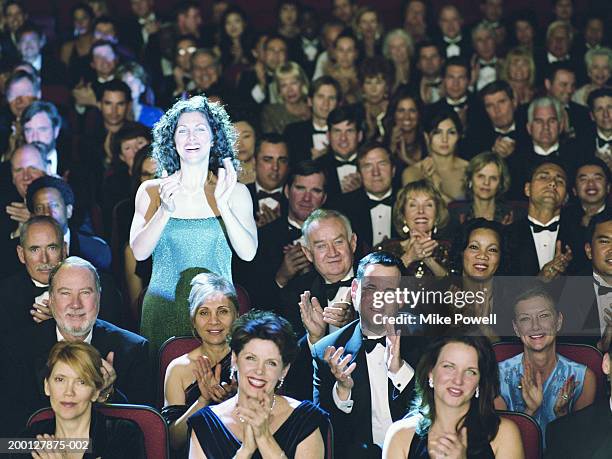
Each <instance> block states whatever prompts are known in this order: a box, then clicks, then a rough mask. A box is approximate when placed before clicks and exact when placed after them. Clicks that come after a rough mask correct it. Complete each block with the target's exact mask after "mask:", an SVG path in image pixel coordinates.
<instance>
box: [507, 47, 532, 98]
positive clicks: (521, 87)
mask: <svg viewBox="0 0 612 459" xmlns="http://www.w3.org/2000/svg"><path fill="white" fill-rule="evenodd" d="M500 79H501V80H502V81H505V82H507V83H508V84H509V85H510V87H511V88H512V93H513V94H514V96H513V99H514V100H515V101H516V105H517V106H520V105H522V104H529V103H530V102H531V101H532V100H533V97H534V96H535V93H536V87H535V79H536V66H535V63H534V62H533V53H532V51H531V50H529V49H526V48H524V47H522V46H519V47H517V48H513V49H511V50H510V51H508V53H507V54H506V57H505V59H504V63H503V65H502V70H501V78H500Z"/></svg>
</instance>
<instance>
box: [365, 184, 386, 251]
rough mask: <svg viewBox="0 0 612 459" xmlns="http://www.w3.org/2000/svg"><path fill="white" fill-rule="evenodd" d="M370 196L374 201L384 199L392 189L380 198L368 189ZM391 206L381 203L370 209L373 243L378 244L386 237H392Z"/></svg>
mask: <svg viewBox="0 0 612 459" xmlns="http://www.w3.org/2000/svg"><path fill="white" fill-rule="evenodd" d="M366 194H367V195H368V198H370V199H371V200H373V201H382V200H383V199H385V198H387V197H389V196H391V190H389V191H387V192H386V193H385V194H384V196H381V197H380V198H378V197H376V196H374V195H373V194H370V193H368V192H367V191H366ZM391 210H392V209H391V206H388V205H385V204H379V205H377V206H376V207H373V208H372V209H370V217H371V219H372V245H377V244H379V243H380V242H382V241H383V239H385V238H386V237H387V238H389V237H391Z"/></svg>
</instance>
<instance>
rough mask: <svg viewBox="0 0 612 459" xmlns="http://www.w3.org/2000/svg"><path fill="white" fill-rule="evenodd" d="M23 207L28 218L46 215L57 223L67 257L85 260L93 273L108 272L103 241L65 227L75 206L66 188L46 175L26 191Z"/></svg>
mask: <svg viewBox="0 0 612 459" xmlns="http://www.w3.org/2000/svg"><path fill="white" fill-rule="evenodd" d="M26 203H27V205H28V210H29V211H30V213H31V214H32V215H48V216H50V217H53V218H54V219H55V220H56V221H57V222H58V223H59V225H60V227H61V228H62V231H63V233H64V241H65V242H66V244H67V253H68V254H70V255H76V256H79V257H82V258H85V259H86V260H87V261H89V262H90V263H92V264H93V265H94V266H95V267H96V269H100V270H109V269H110V266H111V251H110V247H109V246H108V244H107V243H106V242H105V241H104V240H103V239H101V238H99V237H97V236H95V235H93V234H88V233H86V232H84V231H82V230H80V229H79V228H78V227H75V226H74V225H70V223H69V221H70V219H71V218H72V213H73V209H74V206H75V198H74V193H73V192H72V188H71V187H70V185H68V184H67V183H66V182H64V181H63V180H62V179H60V178H57V177H53V176H50V175H45V176H43V177H40V178H38V179H36V180H34V181H33V182H32V183H31V184H30V186H29V187H28V193H27V195H26Z"/></svg>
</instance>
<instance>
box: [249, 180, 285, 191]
mask: <svg viewBox="0 0 612 459" xmlns="http://www.w3.org/2000/svg"><path fill="white" fill-rule="evenodd" d="M258 191H265V192H266V193H282V192H283V187H282V186H279V187H278V188H274V189H273V190H266V189H265V188H264V187H263V186H261V185H260V184H259V183H257V180H255V192H258Z"/></svg>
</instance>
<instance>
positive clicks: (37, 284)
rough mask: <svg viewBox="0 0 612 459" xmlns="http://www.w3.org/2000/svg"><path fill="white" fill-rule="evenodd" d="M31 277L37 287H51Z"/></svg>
mask: <svg viewBox="0 0 612 459" xmlns="http://www.w3.org/2000/svg"><path fill="white" fill-rule="evenodd" d="M30 279H31V280H32V283H33V284H34V285H35V286H36V287H45V288H46V287H49V284H43V283H42V282H38V281H37V280H36V279H32V278H31V277H30Z"/></svg>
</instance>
